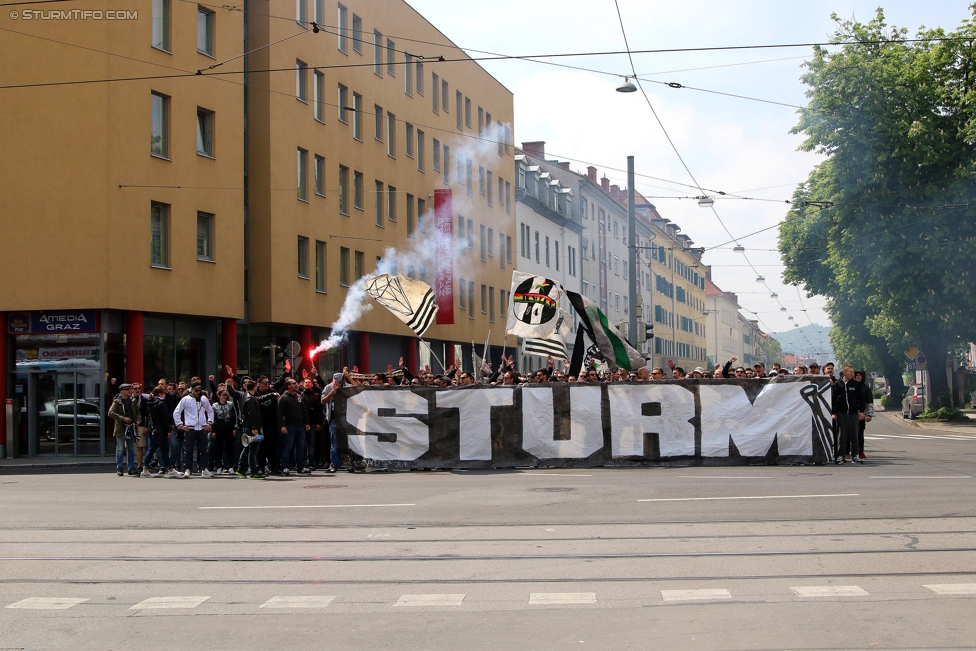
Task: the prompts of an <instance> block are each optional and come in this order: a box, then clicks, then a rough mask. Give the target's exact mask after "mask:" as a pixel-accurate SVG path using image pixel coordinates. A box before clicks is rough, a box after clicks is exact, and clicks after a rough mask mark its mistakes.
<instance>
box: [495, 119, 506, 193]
mask: <svg viewBox="0 0 976 651" xmlns="http://www.w3.org/2000/svg"><path fill="white" fill-rule="evenodd" d="M502 129H503V127H502V123H501V122H499V123H498V130H497V131H496V132H495V137H496V138H498V155H499V156H501V155H502V148H503V147H504V144H503V143H502V140H504V136H503V133H502ZM498 197H499V201H500V200H501V195H498Z"/></svg>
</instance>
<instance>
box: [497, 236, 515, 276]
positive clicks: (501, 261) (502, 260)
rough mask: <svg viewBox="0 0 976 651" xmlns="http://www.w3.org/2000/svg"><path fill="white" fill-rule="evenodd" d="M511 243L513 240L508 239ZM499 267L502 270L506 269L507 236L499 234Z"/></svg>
mask: <svg viewBox="0 0 976 651" xmlns="http://www.w3.org/2000/svg"><path fill="white" fill-rule="evenodd" d="M508 240H509V242H511V240H512V238H508ZM498 266H499V267H501V268H502V269H504V268H505V234H504V233H499V234H498Z"/></svg>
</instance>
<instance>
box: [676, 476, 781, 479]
mask: <svg viewBox="0 0 976 651" xmlns="http://www.w3.org/2000/svg"><path fill="white" fill-rule="evenodd" d="M678 477H680V478H682V479H772V477H731V476H723V475H678Z"/></svg>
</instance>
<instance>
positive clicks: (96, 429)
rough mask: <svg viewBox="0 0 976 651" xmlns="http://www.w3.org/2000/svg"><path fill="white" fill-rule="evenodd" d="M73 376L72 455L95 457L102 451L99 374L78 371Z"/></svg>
mask: <svg viewBox="0 0 976 651" xmlns="http://www.w3.org/2000/svg"><path fill="white" fill-rule="evenodd" d="M66 375H67V374H66ZM73 375H74V378H73V380H74V397H75V401H74V403H75V432H76V434H75V442H76V447H75V451H74V454H78V455H81V456H88V455H95V456H97V455H100V454H102V449H103V448H102V404H101V403H102V398H101V395H102V393H101V386H100V382H99V374H98V373H97V372H93V371H78V372H77V373H74V374H73ZM62 454H64V453H63V452H62Z"/></svg>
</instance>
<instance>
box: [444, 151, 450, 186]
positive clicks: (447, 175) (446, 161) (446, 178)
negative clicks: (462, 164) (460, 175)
mask: <svg viewBox="0 0 976 651" xmlns="http://www.w3.org/2000/svg"><path fill="white" fill-rule="evenodd" d="M450 183H451V148H450V147H448V146H447V145H444V185H450Z"/></svg>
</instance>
